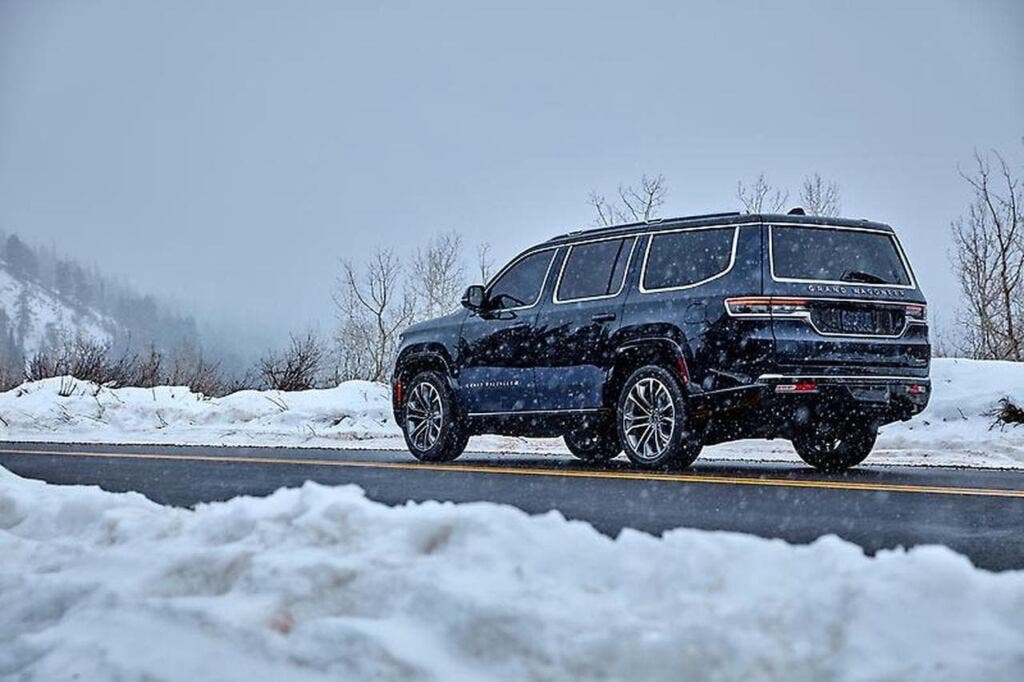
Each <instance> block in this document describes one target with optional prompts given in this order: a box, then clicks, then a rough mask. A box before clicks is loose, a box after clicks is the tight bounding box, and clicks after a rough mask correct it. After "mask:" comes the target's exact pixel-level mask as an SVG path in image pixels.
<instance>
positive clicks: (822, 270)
mask: <svg viewBox="0 0 1024 682" xmlns="http://www.w3.org/2000/svg"><path fill="white" fill-rule="evenodd" d="M771 235H772V236H771V239H772V276H773V277H775V278H781V279H796V280H814V281H824V282H849V283H855V284H889V285H896V286H909V285H910V273H908V272H907V268H906V265H905V264H904V262H903V257H902V256H901V255H900V252H899V249H898V247H897V245H896V238H895V237H894V236H893V235H891V234H889V233H887V232H876V231H868V230H844V229H838V228H827V227H802V226H800V227H797V226H779V225H773V226H772V227H771Z"/></svg>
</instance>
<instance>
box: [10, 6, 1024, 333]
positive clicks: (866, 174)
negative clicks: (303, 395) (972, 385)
mask: <svg viewBox="0 0 1024 682" xmlns="http://www.w3.org/2000/svg"><path fill="white" fill-rule="evenodd" d="M483 4H490V3H476V2H467V3H446V4H444V5H442V3H439V2H438V3H413V2H410V3H399V2H390V3H379V4H377V3H373V4H371V3H365V4H360V3H356V2H345V3H342V2H283V1H282V2H252V1H246V2H241V1H239V2H141V1H139V0H133V1H124V2H119V1H108V0H93V1H90V2H47V1H43V0H26V1H24V2H19V1H11V0H0V227H2V228H4V229H6V230H8V231H18V232H20V233H21V234H23V235H24V236H26V237H28V238H30V239H32V240H33V241H37V242H41V243H44V244H49V243H50V242H53V243H56V245H57V247H58V249H60V250H62V251H64V252H66V253H67V254H69V255H73V256H75V257H78V258H80V259H83V260H85V261H87V262H95V263H97V264H99V265H101V266H102V267H103V268H104V269H105V270H107V271H108V272H111V273H121V274H123V275H125V276H126V277H127V278H128V279H130V280H131V281H133V282H135V283H136V284H137V285H138V286H140V287H142V288H143V289H145V290H148V291H152V292H155V293H161V294H165V295H171V296H174V297H177V298H178V299H180V300H181V301H183V302H185V303H186V304H188V305H190V306H196V308H197V309H199V310H200V311H203V312H205V313H206V314H217V315H218V316H224V315H227V314H228V313H230V314H232V315H234V316H235V318H236V319H246V318H248V319H251V320H252V324H253V325H266V326H271V327H275V328H277V329H286V328H299V327H303V326H305V325H307V324H310V323H316V322H319V324H320V326H321V328H322V329H325V330H326V329H327V328H329V327H330V326H331V324H332V322H331V319H330V297H329V289H330V286H331V281H332V279H333V277H334V274H335V271H336V266H337V260H338V259H339V258H341V257H346V256H352V257H358V255H359V254H360V253H361V252H362V251H364V250H365V249H367V248H368V247H371V246H373V245H375V244H384V245H394V246H396V247H398V248H405V247H411V246H413V245H415V244H417V243H419V242H420V241H422V240H423V239H424V237H425V236H426V235H428V234H429V233H431V232H433V231H438V230H445V229H455V230H459V231H461V232H462V233H463V234H464V235H465V236H466V239H467V241H468V242H469V243H470V244H475V243H476V242H478V241H488V242H491V243H492V244H493V245H494V251H495V254H496V256H498V257H499V258H504V257H507V256H510V255H512V254H513V253H514V252H516V251H518V250H520V249H521V248H523V247H526V246H529V245H530V244H531V243H533V242H536V241H538V240H542V239H545V238H547V237H549V236H551V235H552V234H555V233H559V232H563V231H566V230H568V229H573V228H576V227H578V226H580V225H585V224H588V223H590V222H591V221H592V215H591V213H590V211H589V209H588V206H587V205H586V197H587V194H588V193H589V192H590V191H591V190H592V189H596V190H599V191H602V192H605V193H610V192H613V191H614V189H615V187H616V185H617V184H618V183H619V182H621V181H629V180H632V179H634V178H636V177H638V176H639V175H640V173H642V172H648V173H663V174H664V175H665V177H666V178H667V180H668V182H669V184H670V188H671V192H670V195H669V200H668V203H667V205H666V207H665V210H664V214H665V215H679V214H687V213H700V212H708V211H718V210H731V209H735V208H736V207H737V201H736V199H735V190H736V181H737V180H738V179H741V178H744V179H752V178H753V177H755V176H756V175H757V174H758V173H759V172H762V171H764V172H766V173H767V174H768V176H769V178H770V179H771V180H773V181H775V182H777V183H779V184H782V185H784V186H786V187H790V188H795V187H796V186H797V185H798V183H799V181H800V178H801V177H802V176H803V175H805V174H806V173H809V172H813V171H818V172H820V173H822V174H823V175H824V176H826V177H829V178H833V179H835V180H836V181H837V182H839V183H840V185H841V187H842V190H843V208H844V213H845V214H847V215H849V216H854V217H868V218H872V219H877V220H882V221H886V222H889V223H891V224H893V225H895V226H896V227H897V228H898V229H899V230H900V232H901V234H902V235H903V238H904V242H905V244H906V246H907V249H908V251H909V253H910V256H911V259H912V261H913V262H914V264H915V267H916V269H917V272H918V275H919V279H920V280H921V281H922V284H923V286H924V288H925V293H926V294H927V295H928V296H929V298H930V299H931V300H932V303H933V306H932V309H933V311H934V313H935V314H938V315H939V316H940V317H942V315H943V310H948V309H949V308H950V307H951V306H952V305H954V303H955V301H956V291H955V286H954V283H953V280H952V276H951V275H950V272H949V270H950V268H949V264H948V259H947V255H946V252H947V249H948V243H949V240H948V229H949V221H950V219H952V218H953V217H955V216H956V215H957V214H958V213H959V212H960V211H961V210H962V209H963V206H964V203H965V201H966V198H967V194H966V192H965V190H964V187H963V183H962V181H960V180H959V179H958V177H957V164H967V163H969V161H970V158H971V154H972V151H973V150H974V148H976V147H977V148H980V149H987V148H990V147H996V148H999V149H1002V150H1004V151H1005V152H1006V153H1007V154H1008V156H1009V157H1010V158H1012V159H1013V161H1014V163H1015V164H1017V166H1018V168H1019V167H1020V163H1021V160H1022V159H1024V146H1022V145H1021V137H1022V135H1024V2H1019V1H1017V0H1007V1H1005V2H998V1H992V2H983V1H980V0H965V1H962V2H950V1H945V2H941V1H935V0H931V1H921V2H907V3H899V2H878V3H873V4H872V3H867V2H847V3H824V2H750V3H742V2H730V3H711V2H700V3H684V2H679V1H669V2H663V3H653V2H651V3H645V2H637V3H626V2H618V3H599V2H585V3H579V4H578V5H576V6H573V7H570V6H569V5H568V3H566V4H565V6H563V7H562V8H560V9H555V8H553V7H552V5H553V4H554V3H550V2H539V3H535V4H534V3H530V2H525V1H523V0H520V1H518V2H514V3H508V9H505V10H498V9H483V8H481V7H479V6H478V5H483ZM826 5H831V6H829V7H826ZM791 203H792V202H791Z"/></svg>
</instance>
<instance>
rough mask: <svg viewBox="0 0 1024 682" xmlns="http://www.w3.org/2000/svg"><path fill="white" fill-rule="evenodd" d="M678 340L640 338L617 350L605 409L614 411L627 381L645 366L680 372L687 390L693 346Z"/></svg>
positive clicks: (606, 388) (665, 336) (608, 381)
mask: <svg viewBox="0 0 1024 682" xmlns="http://www.w3.org/2000/svg"><path fill="white" fill-rule="evenodd" d="M681 337H682V335H681V333H680V334H679V335H678V336H669V335H667V334H661V335H651V336H638V337H635V338H631V339H628V340H626V341H623V342H622V343H620V344H619V345H618V346H617V347H616V348H615V359H614V362H613V364H612V367H611V370H610V371H609V373H608V377H607V379H606V381H605V386H604V405H605V407H612V408H614V407H615V405H616V403H617V402H618V399H619V392H620V391H621V390H622V386H623V385H624V384H625V383H626V379H628V378H629V375H630V374H632V373H633V372H634V371H636V370H637V369H639V368H640V367H643V366H644V365H660V366H663V367H665V368H666V369H669V370H670V371H673V372H676V374H677V376H679V378H680V380H681V381H682V382H683V384H684V386H685V385H686V384H688V383H689V381H690V365H691V358H690V357H689V352H688V349H689V345H688V344H687V343H686V342H685V340H684V339H682V338H681Z"/></svg>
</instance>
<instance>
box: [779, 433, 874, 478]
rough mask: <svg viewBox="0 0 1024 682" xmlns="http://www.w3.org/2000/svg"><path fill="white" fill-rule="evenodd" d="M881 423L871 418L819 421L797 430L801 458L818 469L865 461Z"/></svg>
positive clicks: (833, 469) (795, 444) (841, 468)
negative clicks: (850, 420)
mask: <svg viewBox="0 0 1024 682" xmlns="http://www.w3.org/2000/svg"><path fill="white" fill-rule="evenodd" d="M877 437H878V427H877V426H875V425H874V424H871V423H868V422H854V423H849V422H843V421H839V422H829V421H820V422H817V423H815V424H813V425H812V426H811V427H809V428H808V429H807V430H806V431H801V432H800V433H797V434H794V436H793V448H794V449H795V450H796V454H798V455H800V459H802V460H803V461H805V462H807V463H808V464H810V465H811V466H812V467H814V468H815V469H817V470H818V471H824V472H827V473H833V472H837V471H844V470H846V469H849V468H850V467H853V466H857V465H858V464H860V463H861V462H863V461H864V460H865V459H866V458H867V456H868V455H869V454H871V449H872V448H873V447H875V439H876V438H877Z"/></svg>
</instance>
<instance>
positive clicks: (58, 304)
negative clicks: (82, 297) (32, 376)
mask: <svg viewBox="0 0 1024 682" xmlns="http://www.w3.org/2000/svg"><path fill="white" fill-rule="evenodd" d="M4 326H6V327H7V329H4V328H3V327H4ZM0 333H9V334H11V335H12V336H13V339H14V341H15V343H16V344H17V345H18V346H20V348H21V350H22V351H23V352H24V355H25V357H26V358H30V357H32V356H33V355H34V354H36V353H37V352H39V351H41V350H43V349H44V348H46V347H48V346H52V345H54V344H56V343H58V342H59V340H60V339H61V338H62V337H65V336H66V337H70V338H74V337H76V336H85V337H88V338H91V339H93V340H94V341H98V342H100V343H112V342H113V341H114V339H115V338H116V337H118V336H119V335H120V334H121V329H120V327H119V325H118V324H117V323H116V322H115V321H114V320H112V319H111V318H110V317H107V316H105V315H101V314H100V313H98V312H97V311H95V310H93V309H91V308H88V307H84V306H73V305H71V304H69V303H68V302H66V301H63V300H61V298H60V297H59V296H58V295H57V294H56V293H54V292H52V291H50V290H49V289H47V288H46V287H43V286H42V285H40V284H38V283H36V282H31V281H26V280H24V279H21V278H19V277H17V276H16V275H15V274H13V273H12V272H10V269H9V267H8V266H7V263H5V262H3V261H0Z"/></svg>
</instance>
